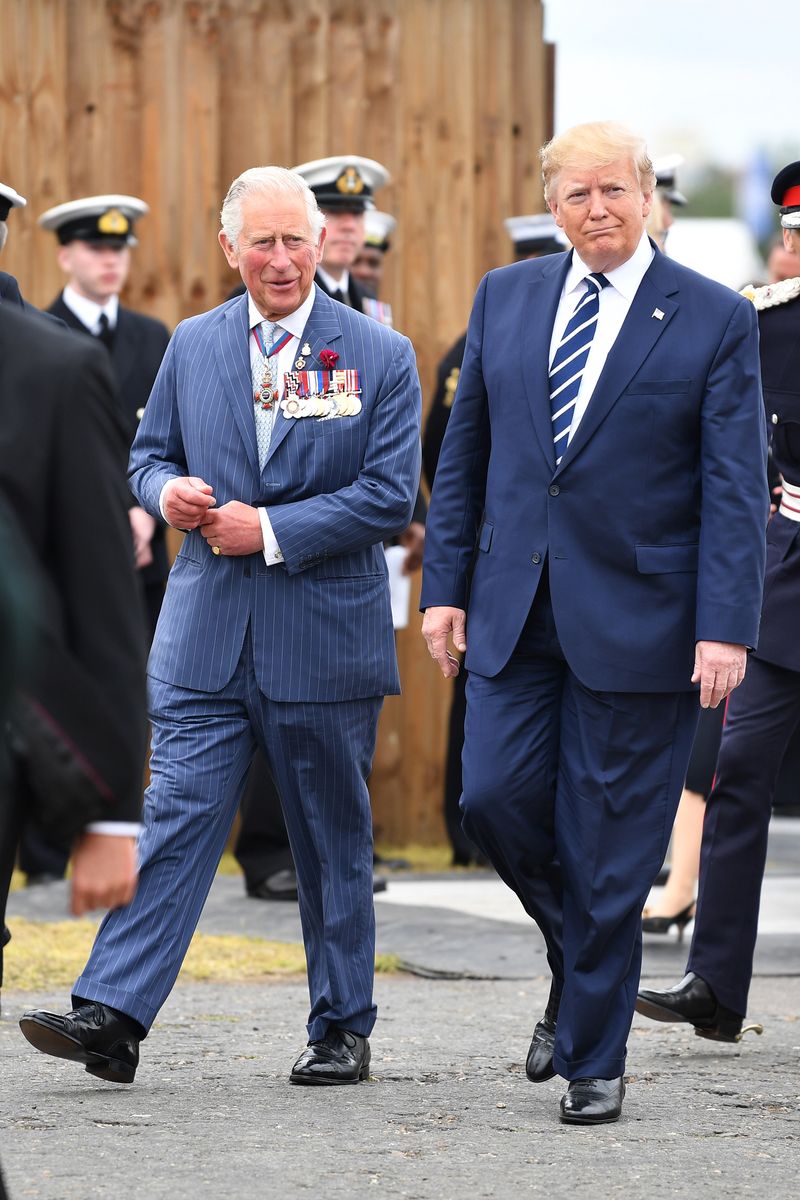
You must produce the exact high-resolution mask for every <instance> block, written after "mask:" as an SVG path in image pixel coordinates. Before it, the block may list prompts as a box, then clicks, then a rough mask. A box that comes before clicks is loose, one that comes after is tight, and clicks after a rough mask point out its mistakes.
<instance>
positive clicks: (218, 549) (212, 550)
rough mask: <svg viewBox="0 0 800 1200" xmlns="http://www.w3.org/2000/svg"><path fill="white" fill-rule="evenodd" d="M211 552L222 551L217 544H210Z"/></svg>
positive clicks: (217, 552)
mask: <svg viewBox="0 0 800 1200" xmlns="http://www.w3.org/2000/svg"><path fill="white" fill-rule="evenodd" d="M211 553H212V554H222V551H221V550H220V548H219V546H212V547H211Z"/></svg>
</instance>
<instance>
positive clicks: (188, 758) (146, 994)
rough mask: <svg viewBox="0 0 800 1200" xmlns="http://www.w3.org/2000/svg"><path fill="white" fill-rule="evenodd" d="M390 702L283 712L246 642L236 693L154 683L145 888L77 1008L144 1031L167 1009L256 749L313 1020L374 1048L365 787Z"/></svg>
mask: <svg viewBox="0 0 800 1200" xmlns="http://www.w3.org/2000/svg"><path fill="white" fill-rule="evenodd" d="M382 703H383V700H382V698H381V697H376V698H369V699H365V700H351V701H338V702H335V703H331V704H323V703H316V702H315V703H296V704H286V703H281V702H276V701H273V700H269V699H267V698H266V697H265V696H264V695H263V694H262V693H261V692H260V691H259V689H258V685H257V683H256V678H255V673H254V670H253V659H252V643H251V639H250V637H249V636H248V637H247V638H246V639H245V647H244V650H243V652H242V658H241V660H240V662H239V665H238V667H237V669H236V672H235V674H234V676H233V678H232V679H231V680H230V682H229V683H228V684H227V685H226V686H225V687H224V688H223V689H222V690H221V691H219V692H214V693H207V692H195V691H189V690H188V689H185V688H179V687H175V686H174V685H173V684H168V683H164V682H162V681H160V680H158V679H153V678H151V679H150V710H151V711H150V718H151V720H152V723H153V748H152V756H151V760H150V773H151V783H150V787H149V788H148V789H147V793H146V795H145V808H144V830H143V833H142V836H141V839H140V843H139V856H140V876H139V887H138V890H137V893H136V896H135V897H134V899H133V901H132V902H131V903H130V904H129V905H127V906H126V907H125V908H120V909H116V910H115V911H114V912H111V913H109V914H108V916H107V917H106V918H105V920H104V921H103V923H102V925H101V926H100V929H99V931H98V934H97V939H96V941H95V943H94V946H93V948H92V953H91V955H90V957H89V961H88V963H87V964H86V967H85V969H84V971H83V973H82V974H81V976H80V977H79V979H78V980H77V981H76V983H75V987H74V989H73V996H74V997H80V998H82V999H84V1000H97V1001H100V1002H101V1003H103V1004H109V1005H111V1006H112V1007H113V1008H117V1009H119V1010H120V1011H121V1012H124V1013H127V1014H128V1015H129V1016H131V1017H133V1018H134V1020H136V1021H138V1022H139V1023H140V1024H141V1025H143V1026H144V1027H145V1028H147V1029H149V1027H150V1025H151V1024H152V1023H153V1021H154V1020H155V1017H156V1014H157V1013H158V1010H159V1009H160V1008H161V1006H162V1004H163V1003H164V1001H165V1000H166V998H167V996H168V995H169V993H170V991H171V989H172V986H173V984H174V982H175V979H176V977H177V975H178V972H179V970H180V967H181V963H182V962H183V959H184V956H185V954H186V951H187V949H188V947H189V942H190V941H191V937H192V934H193V933H194V930H195V927H196V925H197V922H198V920H199V918H200V913H201V911H202V909H203V905H204V904H205V900H206V897H207V895H208V892H209V889H210V887H211V883H212V881H213V878H214V874H215V872H216V869H217V865H218V863H219V859H220V856H221V855H222V851H223V849H224V847H225V844H226V842H227V839H228V835H229V833H230V828H231V824H232V822H233V818H234V816H235V814H236V811H237V809H238V807H239V802H240V800H241V797H242V792H243V789H244V781H245V776H246V774H247V771H248V768H249V766H250V763H251V760H252V757H253V754H254V752H255V747H256V744H257V743H259V744H260V745H261V746H262V749H263V750H264V753H265V754H266V756H267V759H268V761H269V763H270V766H271V767H272V770H273V772H274V775H275V779H276V782H277V784H278V790H279V792H280V795H281V798H282V801H283V806H284V812H285V817H286V826H287V829H288V832H289V840H290V842H291V846H292V853H293V855H294V861H295V866H296V869H297V877H298V886H299V893H300V916H301V920H302V926H303V938H304V941H305V949H306V958H307V969H308V986H309V994H310V1000H311V1012H310V1016H309V1021H308V1034H309V1040H310V1041H314V1040H317V1039H318V1038H321V1037H322V1036H324V1034H325V1031H326V1029H327V1028H328V1026H329V1025H338V1026H341V1027H342V1028H345V1029H350V1030H352V1031H353V1032H355V1033H360V1034H364V1035H366V1034H368V1033H369V1032H370V1031H371V1029H372V1027H373V1025H374V1024H375V1015H376V1009H375V1006H374V1004H373V1001H372V984H373V972H374V960H375V912H374V907H373V901H372V820H371V814H370V807H369V795H368V792H367V788H366V784H365V779H366V777H367V775H368V773H369V770H370V766H371V762H372V755H373V752H374V749H375V734H376V729H377V723H378V716H379V714H380V709H381V705H382Z"/></svg>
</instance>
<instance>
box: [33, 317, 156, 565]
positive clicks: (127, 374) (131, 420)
mask: <svg viewBox="0 0 800 1200" xmlns="http://www.w3.org/2000/svg"><path fill="white" fill-rule="evenodd" d="M47 311H48V312H50V313H53V314H54V316H57V317H60V318H61V320H62V321H64V322H65V323H66V325H68V326H69V328H70V329H76V330H78V332H80V333H85V334H87V335H88V336H89V337H91V336H92V334H91V331H90V330H88V329H87V328H86V326H85V325H84V324H83V322H82V321H79V320H78V318H77V317H76V316H75V313H74V312H73V311H72V309H71V308H68V307H67V305H66V304H65V303H64V299H63V295H59V296H58V297H57V299H55V300H54V301H53V303H52V304H51V305H50V307H49V309H48V310H47ZM168 342H169V331H168V330H167V327H166V325H164V324H162V322H161V321H156V320H155V319H154V318H153V317H146V316H145V315H144V314H143V313H137V312H133V311H132V310H131V309H129V308H123V306H122V305H120V306H119V312H118V316H117V325H116V328H115V330H114V342H113V346H112V348H111V350H110V354H111V370H112V372H113V375H114V379H115V381H116V384H117V389H118V392H119V395H120V399H121V401H122V411H123V413H124V416H125V420H126V423H127V426H128V446H130V444H131V442H132V441H133V438H134V435H135V434H136V429H137V427H138V425H139V421H140V419H141V415H142V412H143V410H144V406H145V404H146V403H147V400H148V397H149V395H150V392H151V391H152V388H153V384H154V383H155V378H156V375H157V374H158V368H159V367H160V366H161V360H162V358H163V357H164V352H165V351H166V348H167V343H168ZM164 528H165V527H164V526H163V525H162V524H159V525H158V526H157V527H156V531H155V534H154V535H153V541H152V550H153V562H152V563H151V564H150V565H149V566H147V567H144V568H143V569H142V570H141V572H140V575H141V577H142V581H143V583H145V584H147V583H154V582H158V581H160V582H163V581H164V580H165V579H166V578H167V575H168V574H169V563H168V561H167V549H166V541H165V537H164Z"/></svg>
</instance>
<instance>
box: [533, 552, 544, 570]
mask: <svg viewBox="0 0 800 1200" xmlns="http://www.w3.org/2000/svg"><path fill="white" fill-rule="evenodd" d="M541 561H542V556H541V554H532V555H531V562H532V563H533V565H534V566H535V567H537V566H538V565H539V563H540V562H541Z"/></svg>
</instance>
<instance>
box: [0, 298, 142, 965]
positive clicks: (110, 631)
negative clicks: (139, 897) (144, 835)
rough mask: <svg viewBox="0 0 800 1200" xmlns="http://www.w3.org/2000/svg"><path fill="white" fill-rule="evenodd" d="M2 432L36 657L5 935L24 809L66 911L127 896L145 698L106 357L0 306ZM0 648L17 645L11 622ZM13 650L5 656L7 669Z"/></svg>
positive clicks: (18, 566) (8, 798)
mask: <svg viewBox="0 0 800 1200" xmlns="http://www.w3.org/2000/svg"><path fill="white" fill-rule="evenodd" d="M32 398H35V403H32ZM0 428H1V429H2V434H1V435H0V500H2V502H3V503H4V505H5V509H6V516H5V524H6V527H8V526H9V525H11V526H12V530H11V535H16V540H15V545H16V547H18V548H17V549H16V550H15V551H14V553H13V555H12V558H11V559H8V558H5V557H4V559H3V575H4V578H5V577H7V578H8V580H11V581H13V579H14V577H15V572H17V571H18V572H19V576H20V579H21V580H23V581H25V582H24V584H23V585H21V586H24V587H25V588H27V590H28V591H29V592H32V594H33V597H34V602H33V603H28V604H27V606H26V619H27V622H28V624H29V627H30V640H31V642H32V644H33V646H34V648H35V654H33V655H32V656H31V658H32V660H31V662H30V663H26V664H25V665H26V670H25V673H24V674H23V676H22V678H21V679H19V678H18V679H16V680H15V681H14V682H15V683H16V684H17V694H16V700H15V704H14V708H13V711H12V715H11V721H10V724H9V726H8V727H6V726H5V725H4V726H3V728H4V729H5V730H6V746H5V752H6V754H7V755H8V756H9V758H10V771H11V774H10V779H9V780H8V782H7V785H6V789H5V791H4V793H3V794H2V800H3V803H2V804H0V925H2V924H3V918H4V915H5V905H6V899H7V895H8V888H9V884H10V880H11V874H12V870H13V866H14V858H15V854H16V849H17V842H18V838H19V833H20V829H21V826H22V822H23V818H24V817H25V816H26V815H27V814H28V813H29V812H35V813H36V816H37V824H38V827H39V829H40V830H41V831H42V833H43V835H45V836H47V837H48V839H49V840H50V841H51V842H52V844H53V845H54V846H55V847H56V848H58V849H59V850H60V851H61V852H62V853H63V854H64V855H67V854H68V853H69V852H70V851H71V852H72V864H73V875H72V911H73V912H74V913H77V914H79V913H82V912H86V911H88V910H89V909H91V908H97V907H101V906H102V907H113V906H117V905H120V904H124V903H127V902H128V900H130V898H131V897H132V895H133V893H134V890H135V886H136V855H135V838H136V835H137V833H138V827H139V826H138V821H139V812H140V804H141V783H142V772H143V768H144V753H145V730H146V698H145V668H144V660H145V636H144V622H143V618H142V609H141V600H140V595H139V591H138V588H137V586H136V578H135V573H134V564H133V550H132V545H131V538H130V526H129V524H128V516H127V512H128V505H129V503H130V501H129V493H128V488H127V482H126V477H125V469H126V462H127V441H126V433H125V429H124V426H123V423H122V420H121V417H120V414H119V411H118V407H117V404H116V399H115V395H114V390H113V385H112V382H111V377H110V373H109V367H108V360H107V356H106V355H105V353H104V352H103V350H102V349H101V348H100V347H99V346H94V345H92V344H90V343H89V342H88V341H87V342H86V343H84V342H83V341H82V340H81V339H79V338H76V337H75V336H74V335H73V334H71V333H69V332H68V331H67V330H62V329H58V328H55V327H54V325H53V323H52V322H51V321H49V320H46V319H45V318H44V317H43V316H42V315H40V314H35V313H34V314H28V313H25V312H22V311H20V309H19V308H18V307H17V306H16V305H13V304H6V303H5V302H3V303H2V304H0ZM11 535H8V534H7V535H6V536H7V537H8V536H11ZM5 636H6V637H9V636H11V637H12V638H14V637H16V634H14V632H13V630H12V631H11V633H10V634H9V632H8V622H7V623H6V635H5ZM13 649H14V646H13V644H12V646H11V647H9V646H8V645H3V646H2V647H0V660H2V662H3V664H4V669H6V670H7V664H8V663H10V662H11V659H12V652H13ZM4 686H5V689H6V691H7V690H8V688H9V687H10V681H9V680H8V679H7V678H6V680H5V684H4ZM4 940H5V939H4ZM0 982H2V950H0Z"/></svg>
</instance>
